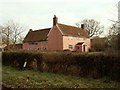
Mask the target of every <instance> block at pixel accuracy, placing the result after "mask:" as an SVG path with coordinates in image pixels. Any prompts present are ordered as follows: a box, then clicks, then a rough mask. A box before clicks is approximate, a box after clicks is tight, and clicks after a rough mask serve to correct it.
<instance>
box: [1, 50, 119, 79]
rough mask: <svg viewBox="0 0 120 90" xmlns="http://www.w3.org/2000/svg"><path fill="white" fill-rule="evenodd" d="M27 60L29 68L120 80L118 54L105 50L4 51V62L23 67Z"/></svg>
mask: <svg viewBox="0 0 120 90" xmlns="http://www.w3.org/2000/svg"><path fill="white" fill-rule="evenodd" d="M25 61H27V68H28V69H38V70H39V71H42V72H43V71H47V72H54V73H63V74H70V75H78V76H83V77H93V78H101V77H105V76H108V77H110V78H111V79H113V80H117V81H120V78H119V76H120V72H119V71H120V60H119V56H118V55H116V54H108V53H103V52H100V53H99V52H94V53H93V52H91V53H76V52H74V53H73V52H46V53H32V52H3V64H4V65H12V66H16V67H19V68H22V67H23V64H24V62H25Z"/></svg>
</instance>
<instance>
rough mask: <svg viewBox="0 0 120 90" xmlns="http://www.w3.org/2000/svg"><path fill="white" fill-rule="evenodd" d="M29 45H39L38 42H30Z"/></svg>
mask: <svg viewBox="0 0 120 90" xmlns="http://www.w3.org/2000/svg"><path fill="white" fill-rule="evenodd" d="M29 44H30V45H37V44H38V43H37V42H30V43H29Z"/></svg>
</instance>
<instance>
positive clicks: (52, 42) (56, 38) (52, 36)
mask: <svg viewBox="0 0 120 90" xmlns="http://www.w3.org/2000/svg"><path fill="white" fill-rule="evenodd" d="M48 50H63V36H62V34H61V32H60V31H59V29H58V27H57V26H53V28H52V29H51V31H50V32H49V34H48Z"/></svg>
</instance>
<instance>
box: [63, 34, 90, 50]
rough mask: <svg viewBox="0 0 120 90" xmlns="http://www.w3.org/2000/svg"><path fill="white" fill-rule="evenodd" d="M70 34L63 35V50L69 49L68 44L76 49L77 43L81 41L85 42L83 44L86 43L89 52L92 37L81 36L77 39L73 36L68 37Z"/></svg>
mask: <svg viewBox="0 0 120 90" xmlns="http://www.w3.org/2000/svg"><path fill="white" fill-rule="evenodd" d="M69 37H70V36H63V50H64V49H69V47H68V45H73V49H71V51H74V50H75V45H76V44H77V43H79V42H84V43H83V45H84V44H85V45H86V49H85V52H88V50H89V48H90V39H89V38H79V39H77V38H76V37H72V38H71V39H68V38H69ZM82 51H83V48H82Z"/></svg>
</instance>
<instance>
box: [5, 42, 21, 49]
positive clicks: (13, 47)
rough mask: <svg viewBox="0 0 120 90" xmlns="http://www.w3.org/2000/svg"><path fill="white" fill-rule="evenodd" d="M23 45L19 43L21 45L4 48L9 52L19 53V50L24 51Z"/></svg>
mask: <svg viewBox="0 0 120 90" xmlns="http://www.w3.org/2000/svg"><path fill="white" fill-rule="evenodd" d="M22 46H23V45H22V44H21V43H19V44H15V45H14V44H10V45H9V46H6V47H5V48H4V50H5V51H7V50H9V51H18V50H22Z"/></svg>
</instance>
